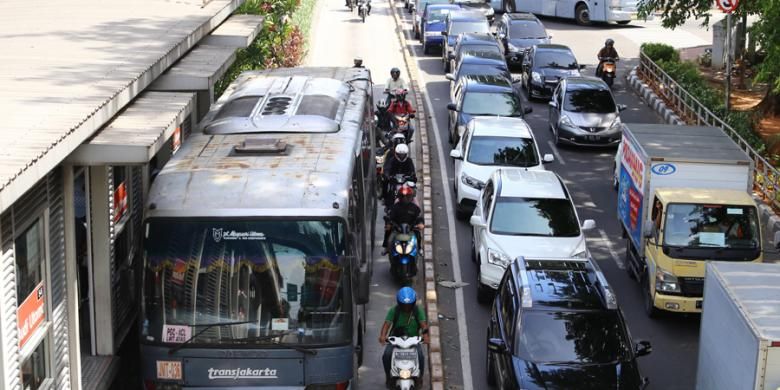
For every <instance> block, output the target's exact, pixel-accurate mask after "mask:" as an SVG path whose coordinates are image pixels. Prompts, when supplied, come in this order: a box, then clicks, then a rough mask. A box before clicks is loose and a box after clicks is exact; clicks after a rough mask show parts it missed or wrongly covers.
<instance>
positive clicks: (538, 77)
mask: <svg viewBox="0 0 780 390" xmlns="http://www.w3.org/2000/svg"><path fill="white" fill-rule="evenodd" d="M531 80H533V81H534V82H537V83H541V82H542V75H541V74H539V72H531Z"/></svg>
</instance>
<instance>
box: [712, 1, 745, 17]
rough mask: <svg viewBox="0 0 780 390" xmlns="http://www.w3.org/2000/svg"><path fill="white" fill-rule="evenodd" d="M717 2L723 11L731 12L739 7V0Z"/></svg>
mask: <svg viewBox="0 0 780 390" xmlns="http://www.w3.org/2000/svg"><path fill="white" fill-rule="evenodd" d="M715 3H717V4H718V8H720V10H721V11H723V12H724V13H727V14H730V13H732V12H734V10H736V9H737V5H739V0H715Z"/></svg>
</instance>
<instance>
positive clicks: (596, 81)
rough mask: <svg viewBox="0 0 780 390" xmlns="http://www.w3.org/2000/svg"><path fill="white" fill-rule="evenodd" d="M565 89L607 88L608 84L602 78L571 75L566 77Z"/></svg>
mask: <svg viewBox="0 0 780 390" xmlns="http://www.w3.org/2000/svg"><path fill="white" fill-rule="evenodd" d="M565 80H566V90H567V91H570V90H572V89H604V90H609V86H608V85H607V83H605V82H604V80H602V79H600V78H598V77H593V76H573V77H567V78H566V79H565Z"/></svg>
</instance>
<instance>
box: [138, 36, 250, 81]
mask: <svg viewBox="0 0 780 390" xmlns="http://www.w3.org/2000/svg"><path fill="white" fill-rule="evenodd" d="M235 59H236V48H235V47H225V46H209V45H198V46H195V48H194V49H192V50H191V51H190V52H189V53H188V54H187V55H186V56H185V57H184V58H182V59H181V60H179V62H177V63H176V65H174V66H172V67H170V68H169V69H168V70H167V71H166V72H165V73H163V74H162V75H161V76H160V77H158V78H157V80H155V81H154V83H152V85H151V86H150V87H149V90H152V91H204V90H205V91H210V90H211V89H212V88H213V87H214V83H216V82H217V81H218V80H219V79H220V78H222V75H223V74H225V72H226V71H227V70H228V68H229V67H230V65H232V64H233V61H235Z"/></svg>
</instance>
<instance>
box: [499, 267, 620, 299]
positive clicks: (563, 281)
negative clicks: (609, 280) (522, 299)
mask: <svg viewBox="0 0 780 390" xmlns="http://www.w3.org/2000/svg"><path fill="white" fill-rule="evenodd" d="M521 261H522V264H521ZM593 261H594V260H593V259H587V260H585V259H523V258H519V259H517V260H516V261H515V262H513V263H512V274H513V277H514V279H515V282H516V284H517V285H518V286H522V285H523V282H524V281H523V278H522V277H521V275H519V274H520V273H521V272H522V273H525V275H526V277H527V278H526V280H527V283H528V287H529V289H528V290H526V292H530V297H531V305H530V307H528V306H525V305H524V307H523V310H525V311H528V310H534V309H541V310H551V309H552V310H556V311H561V309H563V311H573V310H599V311H602V310H603V311H607V310H608V309H609V305H608V302H607V299H608V298H607V295H604V296H602V294H613V293H612V291H611V290H610V288H609V285H608V284H606V288H605V290H609V292H606V291H605V292H602V291H600V290H599V287H600V286H599V285H600V284H601V283H602V282H604V283H606V279H605V278H604V277H603V274H601V272H600V271H599V270H598V269H596V268H595V267H594V266H593ZM518 279H520V280H518ZM612 297H614V295H612ZM615 308H616V306H615Z"/></svg>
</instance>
